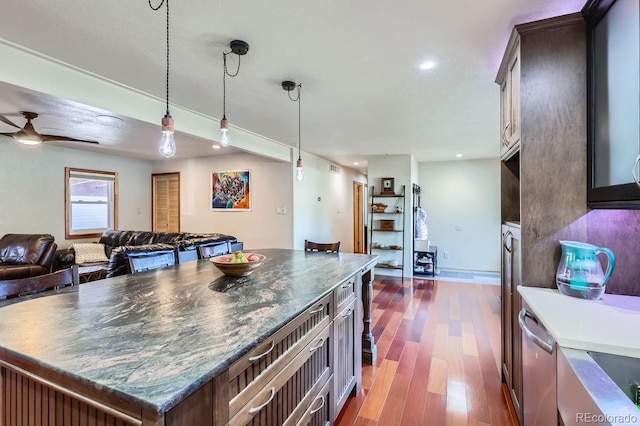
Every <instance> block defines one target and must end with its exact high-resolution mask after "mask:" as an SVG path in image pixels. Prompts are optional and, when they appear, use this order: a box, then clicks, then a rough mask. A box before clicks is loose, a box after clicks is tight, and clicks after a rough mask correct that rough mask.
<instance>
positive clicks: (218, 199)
mask: <svg viewBox="0 0 640 426" xmlns="http://www.w3.org/2000/svg"><path fill="white" fill-rule="evenodd" d="M211 210H216V211H221V210H224V211H246V210H251V175H250V171H249V170H235V171H229V172H212V173H211Z"/></svg>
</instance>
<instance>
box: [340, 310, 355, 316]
mask: <svg viewBox="0 0 640 426" xmlns="http://www.w3.org/2000/svg"><path fill="white" fill-rule="evenodd" d="M351 312H353V309H349V310H348V311H347V312H345V313H344V314H342V318H346V317H348V316H349V315H351Z"/></svg>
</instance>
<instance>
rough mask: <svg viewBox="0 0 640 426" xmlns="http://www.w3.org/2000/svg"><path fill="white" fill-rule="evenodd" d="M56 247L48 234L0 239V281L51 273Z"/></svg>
mask: <svg viewBox="0 0 640 426" xmlns="http://www.w3.org/2000/svg"><path fill="white" fill-rule="evenodd" d="M57 247H58V245H57V244H56V243H55V241H54V237H53V235H50V234H6V235H4V236H3V237H2V238H0V280H13V279H18V278H29V277H35V276H38V275H44V274H49V273H51V266H52V264H53V258H54V256H55V252H56V248H57Z"/></svg>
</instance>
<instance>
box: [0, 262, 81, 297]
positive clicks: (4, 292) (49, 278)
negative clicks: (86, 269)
mask: <svg viewBox="0 0 640 426" xmlns="http://www.w3.org/2000/svg"><path fill="white" fill-rule="evenodd" d="M79 284H80V279H79V276H78V265H73V266H72V267H71V268H68V269H61V270H60V271H57V272H53V273H51V274H45V275H38V276H35V277H29V278H19V279H16V280H4V281H0V299H11V298H14V297H20V296H26V295H29V294H33V293H39V292H42V291H47V290H55V289H58V288H62V287H66V286H70V285H75V286H77V285H79Z"/></svg>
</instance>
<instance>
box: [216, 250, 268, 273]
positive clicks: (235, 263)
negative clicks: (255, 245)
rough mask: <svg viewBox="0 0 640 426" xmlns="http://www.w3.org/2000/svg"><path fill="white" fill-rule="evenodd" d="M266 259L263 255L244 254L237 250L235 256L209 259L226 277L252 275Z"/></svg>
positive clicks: (228, 255)
mask: <svg viewBox="0 0 640 426" xmlns="http://www.w3.org/2000/svg"><path fill="white" fill-rule="evenodd" d="M264 259H266V257H265V256H264V255H262V254H257V253H243V252H241V251H240V250H236V251H235V252H234V253H233V254H224V255H222V256H216V257H212V258H209V261H210V262H211V263H213V264H214V265H215V267H216V268H218V269H219V270H220V271H221V272H222V273H223V274H225V275H230V276H234V277H244V276H247V275H250V274H252V273H253V271H254V270H255V269H256V268H257V267H258V266H260V265H261V264H262V262H263V261H264Z"/></svg>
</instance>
